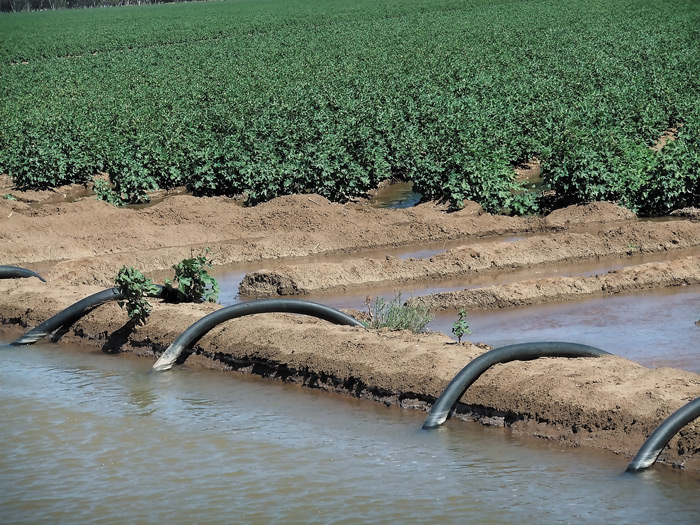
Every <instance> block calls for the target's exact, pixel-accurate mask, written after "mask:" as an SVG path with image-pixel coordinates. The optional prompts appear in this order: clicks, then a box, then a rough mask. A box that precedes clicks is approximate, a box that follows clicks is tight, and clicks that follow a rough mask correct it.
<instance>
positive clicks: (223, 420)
mask: <svg viewBox="0 0 700 525" xmlns="http://www.w3.org/2000/svg"><path fill="white" fill-rule="evenodd" d="M0 352H1V353H2V361H1V362H0V384H1V385H2V388H1V389H0V400H1V402H0V407H2V408H0V410H1V411H2V419H3V424H2V425H0V439H1V440H2V443H3V446H2V449H0V486H1V487H2V490H0V515H1V516H3V522H7V523H9V522H12V523H40V522H44V523H61V522H64V523H86V522H103V523H115V522H119V523H121V522H151V523H152V522H173V523H192V522H198V523H220V522H236V523H269V522H284V523H308V522H311V523H358V522H364V523H368V522H371V523H377V522H382V523H389V522H392V523H393V522H399V523H407V522H411V523H416V522H436V523H464V522H465V521H469V522H475V523H486V522H488V523H513V522H516V523H522V522H532V521H537V522H541V521H544V522H576V523H578V522H589V523H593V522H595V523H600V522H613V521H614V522H625V523H642V522H643V523H664V522H669V521H673V522H674V523H697V522H698V520H699V519H700V505H698V503H697V497H696V496H697V484H698V481H699V480H698V479H697V478H695V477H693V476H692V475H688V474H687V473H682V472H678V471H674V470H672V469H670V468H663V467H661V468H656V467H655V468H653V469H651V470H650V471H647V472H645V473H643V474H642V475H634V476H633V475H629V474H624V473H623V471H624V468H625V466H626V463H627V460H626V459H625V458H621V457H618V456H615V455H612V454H608V453H602V452H597V451H591V450H586V449H582V448H577V449H570V448H562V447H561V446H559V445H557V444H555V443H549V442H545V441H542V440H536V439H526V438H521V437H514V436H511V435H509V434H508V432H504V431H503V429H502V428H498V429H494V428H484V427H482V426H481V425H479V424H476V423H473V424H468V423H464V422H448V424H447V425H446V426H445V427H444V428H442V429H440V430H439V431H431V432H426V431H421V430H420V426H421V423H422V421H423V418H424V416H425V414H424V413H422V412H417V411H410V410H401V409H398V408H395V407H391V408H388V407H384V406H383V405H380V404H376V403H369V402H366V401H362V400H357V399H353V398H347V397H344V396H337V395H328V394H326V393H317V392H314V391H311V390H307V389H303V388H301V387H298V386H293V385H284V384H281V383H276V382H271V381H266V380H263V379H259V378H254V377H248V376H242V375H239V374H234V375H232V374H219V373H215V372H211V371H204V370H196V369H192V368H188V367H187V366H186V365H185V366H182V367H180V368H178V370H177V371H176V372H171V373H165V374H156V373H149V371H148V370H149V367H150V366H151V364H152V363H151V362H150V360H147V359H138V358H134V357H129V356H126V355H106V354H102V353H101V352H94V351H85V350H78V349H73V348H71V347H68V346H66V345H60V346H53V345H47V346H34V347H27V348H22V349H18V348H9V349H8V348H5V349H2V350H0Z"/></svg>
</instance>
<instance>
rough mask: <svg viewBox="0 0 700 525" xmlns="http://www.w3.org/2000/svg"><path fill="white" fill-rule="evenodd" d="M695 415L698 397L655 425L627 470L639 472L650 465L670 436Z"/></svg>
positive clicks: (699, 404)
mask: <svg viewBox="0 0 700 525" xmlns="http://www.w3.org/2000/svg"><path fill="white" fill-rule="evenodd" d="M697 417H700V397H698V398H697V399H693V400H692V401H691V402H690V403H687V404H685V405H683V406H682V407H681V408H679V409H678V410H676V411H675V412H674V413H673V414H671V415H670V416H668V417H667V418H666V419H665V420H664V422H663V423H661V424H660V425H659V426H658V427H656V430H654V432H652V433H651V436H649V437H648V438H647V440H646V441H645V442H644V444H643V445H642V447H641V448H640V449H639V452H637V455H636V456H634V458H633V459H632V461H631V462H630V464H629V465H627V472H639V471H640V470H644V469H647V468H649V467H651V466H652V465H653V464H654V462H656V459H657V458H658V457H659V454H661V451H662V450H663V449H664V447H665V446H666V445H668V442H669V441H671V438H673V436H675V435H676V434H677V433H678V431H679V430H680V429H681V428H683V427H684V426H686V425H687V424H688V423H690V422H691V421H692V420H693V419H696V418H697Z"/></svg>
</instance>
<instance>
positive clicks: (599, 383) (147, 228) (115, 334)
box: [0, 191, 700, 471]
mask: <svg viewBox="0 0 700 525" xmlns="http://www.w3.org/2000/svg"><path fill="white" fill-rule="evenodd" d="M13 195H15V192H14V191H13ZM16 197H17V198H18V199H19V200H17V201H8V200H0V221H1V223H2V228H0V241H2V250H1V251H0V264H21V265H24V266H28V267H30V268H32V269H34V270H41V273H42V274H44V276H45V277H47V279H48V281H49V282H48V283H40V282H39V281H38V280H37V279H23V280H17V281H3V282H0V330H2V331H4V332H5V333H6V334H12V335H18V334H19V333H20V332H21V331H24V329H25V328H27V327H32V326H35V325H37V324H39V323H41V322H43V321H44V320H46V319H47V318H49V317H50V316H52V315H53V314H55V313H56V312H58V311H59V310H61V309H62V308H64V307H66V306H68V305H69V304H72V303H73V302H75V301H77V300H80V299H83V298H84V297H86V296H88V295H90V294H92V293H95V292H97V291H99V290H100V289H102V288H103V287H105V286H111V283H112V281H113V279H114V276H115V275H116V272H117V270H118V269H119V268H120V267H121V266H122V265H125V264H126V265H130V266H135V267H137V268H139V269H140V270H142V271H144V272H146V273H147V274H148V275H150V276H152V277H154V278H156V279H157V280H158V281H159V282H162V279H163V278H164V277H172V270H170V271H169V272H168V275H164V274H163V271H164V270H165V271H167V270H168V269H169V268H170V267H171V266H172V265H173V264H174V263H176V262H178V261H179V260H181V259H182V258H184V257H190V256H192V255H193V254H195V255H196V254H199V253H200V252H201V250H202V249H203V248H204V247H206V246H211V247H212V248H213V249H214V254H215V264H217V265H220V266H223V265H228V264H234V263H235V264H245V265H250V270H251V271H256V270H261V269H262V268H264V267H266V266H267V265H268V264H273V265H287V264H288V263H294V261H295V260H302V261H303V262H309V263H311V264H310V265H309V268H310V269H311V272H312V273H313V272H314V271H315V270H314V268H316V271H317V273H318V274H319V276H321V273H320V272H318V268H320V267H321V266H320V265H317V264H316V263H317V262H321V261H313V259H312V258H321V259H325V260H324V261H323V263H324V264H325V263H328V264H337V266H338V268H340V269H341V270H342V266H343V264H344V263H345V264H346V265H347V264H349V263H351V262H352V260H350V258H349V256H350V255H351V254H353V259H354V260H361V259H362V258H363V256H365V255H366V253H367V252H366V251H367V250H377V249H381V250H382V251H386V255H390V258H389V259H387V257H386V255H385V256H384V257H383V258H382V257H379V260H380V261H381V260H384V261H386V262H390V263H391V264H394V261H392V260H391V257H393V256H395V257H396V258H397V260H399V261H405V262H406V264H409V265H412V267H418V266H419V265H420V264H424V263H425V261H423V262H416V261H411V260H410V257H409V258H408V259H406V258H402V257H401V254H400V253H398V252H396V251H395V250H396V249H397V248H400V249H402V250H403V253H404V254H405V253H408V252H415V253H425V254H427V255H426V256H427V257H432V258H433V259H434V260H440V261H446V264H448V265H450V264H453V262H454V265H455V266H459V265H460V263H462V265H463V266H464V262H463V260H462V258H461V256H462V255H468V257H469V259H470V260H472V261H473V262H474V265H473V267H472V268H471V270H473V271H471V272H466V273H461V274H459V277H460V280H464V281H466V280H472V279H474V275H477V276H487V277H485V279H493V280H494V281H495V282H496V283H498V282H500V279H501V277H502V276H503V273H502V272H505V273H508V272H515V273H517V272H524V273H521V274H519V277H518V278H521V277H522V276H523V275H524V274H527V273H528V272H537V271H540V270H542V271H549V272H557V271H558V270H560V269H562V270H563V268H558V267H557V265H558V264H561V263H562V262H567V264H568V263H569V262H577V263H586V264H588V263H594V264H600V263H601V262H603V263H604V264H611V262H612V264H620V265H622V266H626V265H628V264H629V263H630V262H631V261H633V260H635V261H636V260H637V258H638V257H640V256H641V257H646V256H652V257H656V256H660V257H663V260H659V261H653V262H659V263H663V262H667V261H670V260H673V259H676V260H677V259H678V257H681V256H692V255H697V254H688V253H687V252H686V251H684V250H692V249H696V248H695V247H696V246H697V239H698V238H700V235H698V227H697V223H694V222H692V221H690V220H687V219H684V220H674V221H646V220H639V219H637V218H636V217H635V216H634V214H632V213H631V212H629V211H628V210H624V209H622V208H620V207H618V206H615V205H614V204H610V203H595V204H589V205H585V206H572V207H570V208H566V209H562V210H558V211H556V212H553V213H551V214H550V215H547V216H545V217H528V218H517V217H504V216H494V215H490V214H487V213H484V212H483V210H481V208H480V207H479V206H478V205H476V204H474V203H467V206H466V207H465V208H464V209H463V210H461V211H458V212H455V213H447V211H446V209H445V207H444V206H441V205H439V204H436V203H424V204H421V205H419V206H416V207H414V208H407V209H400V210H397V209H394V210H387V209H378V208H375V207H372V206H371V205H370V204H369V203H362V202H361V203H348V204H345V205H340V204H331V203H329V202H327V201H326V200H325V199H323V198H322V197H319V196H316V195H297V196H293V197H283V198H280V199H275V200H274V201H271V202H269V203H265V204H261V205H260V206H256V207H254V208H242V207H241V206H240V205H239V204H238V203H236V202H234V201H233V200H231V199H226V198H202V199H197V198H194V197H191V196H186V195H177V196H172V197H167V198H164V199H163V200H162V201H159V202H157V203H155V204H154V205H153V206H150V207H145V208H138V209H131V208H129V209H119V208H115V207H113V206H110V205H108V204H106V203H103V202H98V201H95V200H93V199H89V198H85V197H78V199H79V200H78V201H77V202H58V203H56V202H51V200H50V199H49V200H47V201H45V202H44V203H43V204H42V202H41V201H39V202H33V203H32V204H28V203H27V202H23V201H22V199H24V198H25V197H26V195H22V192H17V194H16ZM595 232H598V233H595ZM494 236H496V237H494ZM455 243H457V244H455ZM459 243H461V244H459ZM449 250H453V251H454V252H458V253H459V254H460V256H459V257H457V258H455V259H454V261H453V259H450V258H451V257H452V254H450V253H449ZM441 251H442V252H446V253H440V252H441ZM567 253H568V255H567ZM391 254H393V255H391ZM473 255H475V256H473ZM553 256H554V257H553ZM610 257H614V258H615V259H616V261H609V260H606V261H603V259H605V258H610ZM333 258H337V259H333ZM497 258H498V260H500V261H501V263H496V266H495V267H494V261H496V259H497ZM547 258H549V259H547ZM581 258H583V260H580V259H581ZM449 261H453V262H449ZM428 263H430V262H429V261H428ZM430 264H432V263H430ZM467 266H468V265H467ZM493 268H496V270H495V271H494V270H493ZM349 270H351V271H352V267H350V268H349ZM382 271H384V270H382ZM385 273H387V272H385ZM467 273H468V274H469V275H468V276H467ZM663 273H664V272H663V271H661V272H657V275H659V276H661V275H662V274H663ZM388 274H391V272H388ZM370 277H371V276H368V278H367V279H365V280H364V281H363V282H362V283H360V284H358V288H357V289H358V290H360V289H362V288H361V287H362V286H365V287H370V288H371V289H373V290H377V287H376V285H377V280H373V279H372V278H370ZM424 278H425V275H423V277H421V275H420V272H419V273H417V274H416V276H415V277H414V278H413V279H414V282H415V283H416V284H419V283H420V282H422V281H424V280H425V279H424ZM480 278H481V277H477V279H476V280H479V279H480ZM508 278H514V275H509V276H508ZM440 279H442V277H440ZM426 282H427V281H426ZM432 284H434V285H436V286H441V285H443V284H444V283H443V281H437V282H433V283H432ZM648 286H655V283H654V282H651V283H649V284H648ZM317 300H318V301H319V302H324V301H323V300H322V299H317ZM153 302H154V303H155V308H154V311H153V314H152V316H151V318H150V319H149V321H148V323H147V324H146V325H145V326H143V327H133V326H131V325H130V324H129V323H127V317H126V314H125V313H124V312H123V311H122V310H120V309H119V308H118V306H117V305H116V304H105V305H102V306H100V307H98V308H95V309H94V310H93V311H92V312H90V313H89V314H88V315H87V316H86V317H84V318H83V319H81V320H80V321H78V322H77V323H75V324H74V325H73V326H71V327H66V328H65V329H62V330H60V332H59V334H58V338H60V340H61V341H62V342H63V343H79V344H87V345H89V346H91V347H92V348H95V349H99V350H100V351H104V352H107V353H131V354H136V355H140V356H144V357H147V358H148V359H149V360H150V362H151V363H153V362H154V361H155V358H156V357H157V356H158V355H159V354H160V353H162V352H163V351H164V350H165V348H167V347H168V345H170V344H171V343H172V342H173V341H174V340H175V339H176V338H177V336H178V335H180V333H181V332H182V331H183V330H184V329H185V328H187V327H188V326H190V325H191V324H192V323H194V322H195V321H197V320H199V319H200V318H201V317H203V316H204V315H205V314H207V313H209V312H211V311H213V310H214V309H216V308H219V306H215V305H179V306H178V305H170V304H161V303H158V302H157V301H153ZM563 335H565V336H566V337H562V339H564V340H568V341H572V342H582V341H580V340H578V338H577V334H576V333H575V331H567V332H565V333H563ZM475 340H476V341H479V340H484V339H479V338H475ZM516 342H520V341H516ZM601 346H602V347H603V349H604V350H608V351H610V352H613V353H615V351H616V349H615V348H614V347H613V348H610V347H606V346H604V345H601ZM484 351H486V347H485V346H483V345H482V346H479V345H473V344H465V345H456V344H454V342H453V341H452V340H451V339H450V338H448V337H447V336H446V335H443V334H423V335H414V334H410V333H405V332H392V331H380V332H371V331H367V330H365V329H360V328H345V327H337V326H331V325H329V324H327V323H325V322H322V321H314V320H310V319H308V318H305V317H302V316H288V315H260V316H255V317H251V318H242V319H237V320H235V321H230V322H228V323H226V324H224V325H222V326H220V327H218V328H217V329H215V330H214V331H212V332H211V333H210V334H209V335H207V336H206V337H204V338H203V339H202V340H201V341H200V342H199V344H198V345H197V347H196V354H195V355H193V356H191V357H190V358H189V359H187V361H186V362H185V365H184V367H185V368H182V367H180V368H176V369H175V370H173V371H171V372H169V373H170V374H177V373H178V371H179V370H182V369H190V368H192V367H198V366H199V367H206V368H213V369H218V370H224V371H232V372H242V373H245V374H255V375H259V376H263V377H268V378H274V379H278V380H281V381H285V382H288V383H296V384H302V385H305V386H309V387H312V388H316V389H323V390H329V391H335V392H342V393H344V394H348V395H350V396H354V397H359V398H367V399H372V400H376V401H380V402H382V403H384V404H387V405H396V406H401V407H404V408H417V409H420V410H424V409H426V408H427V407H428V406H429V405H430V404H431V403H432V402H433V401H434V400H435V399H436V398H437V397H438V396H439V394H440V393H441V392H442V389H443V388H444V387H445V385H446V384H447V383H448V382H449V380H450V379H452V377H453V376H454V374H455V373H456V372H458V371H459V370H460V369H461V368H462V367H463V366H465V365H466V364H467V363H469V362H470V361H471V360H472V359H474V358H475V357H477V356H478V355H480V354H482V353H483V352H484ZM236 375H237V377H241V376H240V374H236ZM698 396H700V376H698V375H696V374H694V373H691V372H684V371H680V370H673V369H669V368H658V369H654V370H650V369H648V368H645V367H643V366H641V365H639V364H636V363H633V362H631V361H628V360H626V359H623V358H621V357H604V358H596V359H575V360H565V359H540V360H537V361H531V362H526V363H509V364H507V365H501V366H497V367H494V368H493V369H492V370H490V371H489V372H487V373H486V375H484V376H483V377H482V378H481V379H479V380H478V381H477V382H476V383H475V384H474V385H473V386H472V387H471V388H470V389H469V391H468V392H467V394H466V395H465V397H464V398H463V399H462V400H461V404H460V405H459V407H458V412H459V413H460V414H461V417H463V418H465V419H474V420H478V421H480V422H482V423H483V424H485V425H491V426H500V427H506V428H508V430H509V431H510V432H512V433H514V434H518V435H525V436H536V437H540V438H544V439H546V440H547V441H549V442H551V443H558V444H565V445H569V446H585V447H591V448H597V449H602V450H607V451H612V452H615V453H618V454H621V455H622V456H623V457H626V458H630V457H631V456H632V455H633V454H634V453H635V452H636V451H637V449H638V447H639V446H640V445H641V444H642V442H643V441H644V440H645V439H646V437H647V436H648V435H649V434H650V433H651V432H652V430H653V429H654V428H656V426H657V425H658V424H659V423H660V422H661V421H662V420H663V419H664V418H665V417H666V416H668V415H669V414H670V413H671V412H673V411H674V410H675V409H677V408H679V407H680V406H681V405H683V404H685V403H686V402H687V401H689V400H690V399H693V398H695V397H698ZM698 434H699V433H698V424H692V425H689V426H688V427H687V428H686V429H684V431H683V432H682V433H681V434H680V435H679V437H678V438H677V439H675V440H674V441H672V442H671V447H670V448H669V449H668V450H667V451H666V452H665V453H664V455H662V458H661V461H663V462H665V463H667V464H675V465H678V466H684V467H685V468H686V469H688V470H692V471H699V470H700V458H698V457H697V456H698V454H697V452H698V451H699V450H700V437H699V435H698Z"/></svg>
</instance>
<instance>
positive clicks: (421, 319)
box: [365, 293, 434, 333]
mask: <svg viewBox="0 0 700 525" xmlns="http://www.w3.org/2000/svg"><path fill="white" fill-rule="evenodd" d="M365 304H366V305H367V308H368V310H369V319H370V322H369V327H370V328H375V329H379V328H390V329H392V330H410V331H411V332H414V333H421V332H425V327H426V325H427V324H428V323H429V322H430V321H432V319H433V317H434V316H433V314H431V313H430V311H429V308H428V306H427V305H424V304H422V303H411V302H409V303H404V302H403V301H402V300H401V294H400V293H398V294H396V295H394V298H393V299H391V300H389V301H387V300H386V299H384V298H383V297H377V298H376V299H375V301H374V306H372V298H371V297H370V296H369V295H368V296H367V298H366V299H365Z"/></svg>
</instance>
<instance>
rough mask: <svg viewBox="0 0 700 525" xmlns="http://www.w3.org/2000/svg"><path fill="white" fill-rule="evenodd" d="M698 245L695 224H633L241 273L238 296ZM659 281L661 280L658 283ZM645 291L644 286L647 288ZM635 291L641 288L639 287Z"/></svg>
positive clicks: (450, 276) (447, 276) (699, 228)
mask: <svg viewBox="0 0 700 525" xmlns="http://www.w3.org/2000/svg"><path fill="white" fill-rule="evenodd" d="M696 246H700V223H693V222H689V221H682V222H680V221H679V222H675V221H674V222H636V223H628V224H624V225H616V226H613V227H608V226H605V227H598V228H592V229H591V231H590V232H587V233H568V232H562V233H550V234H548V235H536V236H532V237H527V238H524V239H521V240H517V241H515V242H503V241H495V242H489V243H479V244H477V245H471V246H464V247H462V248H458V249H453V250H449V251H446V252H444V253H441V254H439V255H435V256H433V257H430V258H429V259H409V260H401V259H399V258H397V257H391V256H386V257H385V258H384V259H374V258H348V259H347V260H346V261H344V262H342V263H326V264H314V265H294V266H287V267H282V268H275V269H274V270H259V271H256V272H251V273H249V274H248V275H246V276H245V277H244V279H243V281H242V282H241V285H240V287H239V292H240V294H241V295H244V296H248V297H271V296H275V295H307V294H313V293H319V292H331V291H338V290H344V291H345V290H351V289H353V288H365V287H367V285H368V284H377V285H382V286H386V285H389V284H395V285H399V284H402V283H411V282H425V281H440V280H443V281H444V280H454V279H458V278H468V277H470V276H472V275H474V274H478V273H486V272H493V271H496V270H505V269H520V268H537V267H544V266H553V265H562V264H566V263H574V262H581V261H586V260H597V259H601V258H611V257H613V256H614V257H619V258H626V257H631V256H634V255H639V254H650V253H659V252H661V253H664V255H666V254H669V253H673V252H674V251H679V250H681V249H683V248H689V247H696ZM659 283H661V281H659ZM647 287H648V286H647ZM639 289H644V287H643V286H642V285H641V284H640V288H639Z"/></svg>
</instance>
